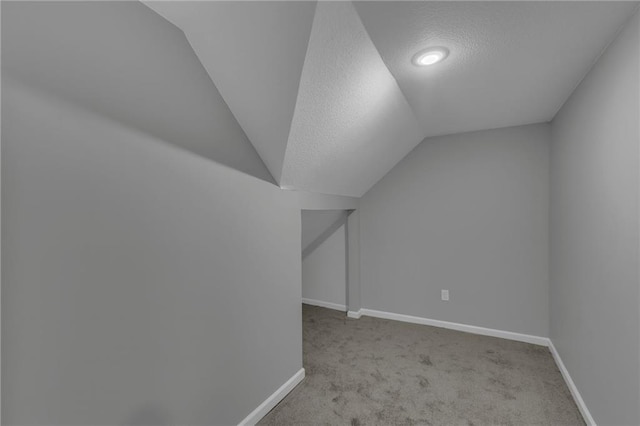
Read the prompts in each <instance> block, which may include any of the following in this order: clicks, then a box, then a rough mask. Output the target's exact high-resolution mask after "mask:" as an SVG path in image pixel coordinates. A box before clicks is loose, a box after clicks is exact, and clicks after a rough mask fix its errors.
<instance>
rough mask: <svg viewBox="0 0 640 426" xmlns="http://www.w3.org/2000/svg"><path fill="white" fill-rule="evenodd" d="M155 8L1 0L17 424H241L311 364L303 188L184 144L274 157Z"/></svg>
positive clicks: (5, 320) (7, 356)
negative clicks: (304, 321)
mask: <svg viewBox="0 0 640 426" xmlns="http://www.w3.org/2000/svg"><path fill="white" fill-rule="evenodd" d="M140 6H141V5H140V4H138V3H136V2H133V3H131V2H126V3H122V2H121V3H106V2H100V3H91V4H88V3H66V4H58V3H38V4H36V3H20V4H12V3H3V5H2V7H3V12H4V13H3V16H2V18H3V20H4V21H3V26H2V31H3V33H2V35H3V37H2V43H3V61H2V62H3V63H2V65H3V70H2V71H3V74H2V86H3V87H2V89H3V90H2V103H3V108H2V112H3V114H5V115H4V116H3V118H4V120H3V123H5V124H7V123H8V125H5V126H3V133H2V149H3V153H2V154H3V155H2V198H3V200H2V209H3V211H2V219H3V220H2V246H3V252H2V266H3V268H2V274H3V276H2V285H3V288H2V291H3V294H2V296H3V309H2V337H3V339H4V341H3V343H4V344H5V345H4V346H3V347H4V348H5V349H6V348H7V347H9V348H10V349H9V350H5V351H3V359H2V361H3V365H2V370H3V371H2V373H3V374H2V376H3V381H2V406H3V408H4V410H3V413H2V414H3V421H4V422H5V423H7V424H69V425H73V424H81V425H86V424H194V425H195V424H236V423H238V422H239V421H240V420H241V419H243V418H244V417H245V416H246V415H247V414H249V413H250V412H251V411H252V410H253V409H255V408H256V407H257V406H258V405H259V404H260V403H262V402H263V401H264V400H265V398H267V397H268V396H269V395H271V393H272V392H274V391H275V390H276V389H277V388H278V387H279V386H281V385H282V384H283V383H284V382H285V381H286V380H288V379H289V378H290V377H291V376H292V375H293V374H294V373H296V372H297V371H298V370H299V369H300V368H301V367H302V354H301V347H302V342H301V312H300V298H301V279H300V277H301V274H302V270H301V260H300V210H299V207H298V204H299V200H298V199H297V198H295V197H292V196H291V194H289V193H287V192H286V191H281V190H280V189H278V188H277V187H276V186H274V185H273V184H270V183H267V182H265V181H264V180H261V179H256V178H255V177H254V176H251V174H253V173H251V172H250V170H248V169H245V170H243V171H244V172H245V173H242V172H240V171H237V170H233V168H229V167H227V166H229V165H232V164H231V163H230V162H229V161H227V160H229V158H230V157H226V156H225V155H222V156H218V155H212V157H214V158H215V159H217V160H219V161H220V163H222V164H220V163H216V162H212V161H210V159H209V158H208V156H206V155H203V153H202V152H200V151H198V149H189V147H186V148H187V149H184V148H185V146H184V145H182V144H181V143H182V142H185V141H188V140H190V136H189V135H191V134H190V133H189V129H190V128H191V126H193V127H195V130H194V131H200V130H202V131H206V132H208V136H207V137H208V138H210V139H207V140H206V143H207V144H211V145H206V147H207V149H209V148H211V149H212V150H213V151H211V152H217V151H216V150H217V149H218V148H220V146H219V145H221V146H222V148H221V149H222V151H220V153H222V154H224V153H225V152H227V149H229V150H231V151H233V152H235V154H238V155H239V157H238V158H240V159H241V160H242V161H247V160H249V162H250V163H251V162H252V161H253V160H252V158H254V159H258V161H259V158H258V157H257V155H256V154H255V152H253V151H251V152H253V154H251V155H254V157H251V156H249V157H246V155H245V154H246V153H247V152H248V151H242V150H239V151H234V150H235V149H236V148H238V147H242V146H245V147H248V148H250V149H251V150H253V148H252V147H251V146H250V144H249V143H248V141H247V139H246V137H245V135H244V133H243V131H242V129H241V128H240V126H239V125H238V124H237V122H236V121H235V120H234V118H233V115H232V114H231V112H230V111H229V110H228V108H227V107H226V105H225V103H224V102H223V101H222V100H221V98H220V96H219V95H218V94H217V91H216V89H215V87H214V86H213V85H212V84H211V81H210V80H209V79H208V77H207V76H206V73H205V72H204V70H201V74H198V73H197V72H196V67H195V66H196V65H198V64H197V59H195V61H194V59H193V53H192V52H191V51H190V50H189V49H188V48H189V46H188V44H187V43H186V41H185V40H184V38H183V35H182V33H181V32H180V31H178V30H177V29H175V28H174V27H173V26H172V25H171V24H169V23H168V22H166V21H164V20H163V19H161V18H159V17H157V16H156V15H155V14H154V13H153V12H152V11H150V10H148V9H147V8H145V7H144V6H143V7H142V8H140ZM59 8H60V9H59ZM133 24H135V28H134V29H132V28H131V26H132V25H133ZM21 25H24V26H26V27H27V28H28V29H29V31H25V30H24V28H23V27H22V26H21ZM40 25H41V27H40ZM58 25H62V26H65V25H66V26H67V27H66V29H60V28H57V26H58ZM146 37H149V38H146ZM45 39H46V40H45ZM125 39H126V40H125ZM141 39H142V41H141ZM40 43H42V44H40ZM156 43H157V44H159V46H158V45H157V44H156ZM141 45H143V46H144V49H142V48H141ZM47 46H48V47H55V49H53V50H49V49H48V48H47ZM132 46H133V47H132ZM21 47H24V49H25V51H22V50H21ZM134 47H135V48H134ZM138 48H140V49H142V50H140V51H138V53H139V56H136V55H134V54H133V52H135V51H136V49H138ZM93 50H95V51H96V52H98V54H95V53H93V54H92V53H91V52H92V51H93ZM76 51H77V52H80V54H77V55H76V53H74V52H76ZM167 52H169V53H167ZM185 52H186V53H187V54H186V55H183V53H185ZM82 53H86V54H87V55H89V57H88V59H87V58H84V57H83V56H82ZM164 54H167V55H169V56H170V57H169V58H168V59H167V57H163V56H162V55H164ZM58 55H60V56H61V57H62V58H64V59H60V58H58V57H57V56H58ZM172 55H173V56H172ZM190 55H191V56H190ZM158 58H164V60H165V61H166V62H162V61H160V62H156V60H158V61H159V59H158ZM94 60H95V61H94ZM158 63H160V64H161V65H166V67H158V69H154V68H153V67H151V68H149V66H150V65H153V64H158ZM178 63H179V64H180V65H179V66H178V67H177V68H172V67H173V66H174V65H176V64H178ZM188 64H191V65H188ZM105 65H108V66H105ZM32 66H43V67H45V68H46V67H48V68H46V69H45V70H40V71H39V70H35V69H32ZM176 66H177V65H176ZM66 67H68V69H67V68H66ZM154 73H156V74H157V75H156V74H154ZM166 73H168V74H170V75H169V76H168V75H167V74H166ZM111 74H114V75H111ZM146 74H149V75H147V77H148V79H145V78H143V75H146ZM9 75H11V76H12V78H11V77H9ZM158 75H160V76H162V78H160V77H158ZM16 77H18V78H16ZM200 77H203V78H200ZM120 79H121V80H120ZM158 79H159V80H158ZM183 79H184V80H183ZM150 82H154V84H150V85H147V83H150ZM177 82H180V84H177ZM156 83H157V84H156ZM160 83H162V84H167V85H168V86H171V87H168V88H167V92H162V89H163V87H162V84H160ZM118 84H122V85H123V87H118ZM173 86H175V88H176V90H178V89H180V90H183V92H181V93H176V92H175V91H172V90H173V89H172V87H173ZM194 86H195V88H194ZM125 89H126V90H128V92H127V93H124V92H125V91H126V90H125ZM155 90H158V91H160V93H155V92H154V91H155ZM182 95H184V98H183V97H181V96H182ZM165 96H166V98H165ZM168 98H171V99H168ZM171 102H174V103H173V104H172V105H171V106H167V105H165V104H170V103H171ZM192 102H193V104H192ZM194 105H195V106H197V108H192V107H193V106H194ZM165 107H166V108H167V109H166V110H165V109H164V108H165ZM174 107H175V108H178V109H179V108H186V111H184V114H183V113H182V112H180V111H175V110H174ZM200 107H202V111H204V112H202V111H200V109H199V108H200ZM135 108H146V110H145V111H134V109H135ZM200 112H202V114H203V115H202V114H200ZM174 113H175V114H174ZM192 113H193V114H192ZM146 114H148V115H146ZM125 115H126V116H125ZM154 117H155V118H156V119H158V120H159V121H162V119H167V120H168V122H167V123H158V122H156V121H155V119H154ZM146 119H149V120H150V121H146ZM194 120H195V121H194ZM201 120H206V122H207V123H208V124H207V125H206V126H205V125H204V124H202V123H203V122H202V121H201ZM172 126H175V128H173V127H172ZM183 131H184V132H183ZM174 136H175V137H176V138H179V137H184V138H183V140H180V141H176V140H174V139H173V137H174ZM218 136H219V138H218ZM193 140H196V141H198V143H199V142H205V140H204V139H198V135H197V134H196V135H195V136H194V139H193ZM178 142H179V143H178ZM202 147H203V148H204V147H205V146H204V145H203V146H202ZM234 147H235V148H234ZM191 148H193V147H191ZM243 152H244V153H243ZM235 154H234V155H235ZM243 164H244V163H243ZM257 164H261V163H259V162H258V163H257ZM236 166H238V165H236ZM261 167H262V168H263V170H264V171H265V173H266V174H267V175H268V172H266V169H264V166H263V165H261ZM238 168H240V169H242V167H240V166H238ZM257 174H258V175H259V173H257ZM265 179H266V178H265ZM311 198H312V197H311Z"/></svg>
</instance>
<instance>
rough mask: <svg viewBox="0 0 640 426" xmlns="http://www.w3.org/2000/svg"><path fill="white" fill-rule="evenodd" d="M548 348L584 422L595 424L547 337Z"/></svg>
mask: <svg viewBox="0 0 640 426" xmlns="http://www.w3.org/2000/svg"><path fill="white" fill-rule="evenodd" d="M549 350H550V351H551V355H553V359H554V360H555V361H556V365H557V366H558V369H559V370H560V373H561V374H562V377H563V378H564V381H565V382H566V383H567V386H568V387H569V391H571V395H572V396H573V400H574V401H575V402H576V405H577V406H578V409H579V410H580V413H581V414H582V417H583V418H584V421H585V423H587V425H588V426H596V421H595V420H594V419H593V417H592V416H591V413H590V412H589V409H588V408H587V404H585V403H584V399H582V395H580V392H579V391H578V388H577V387H576V384H575V383H574V382H573V379H572V378H571V375H570V374H569V370H567V367H565V365H564V362H562V358H560V354H559V353H558V351H557V350H556V347H555V346H554V345H553V341H551V339H549Z"/></svg>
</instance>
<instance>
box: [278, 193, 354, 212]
mask: <svg viewBox="0 0 640 426" xmlns="http://www.w3.org/2000/svg"><path fill="white" fill-rule="evenodd" d="M285 194H287V196H288V197H290V198H292V199H293V200H295V203H296V204H297V205H298V207H299V208H300V210H354V209H357V208H358V202H359V200H360V199H359V198H355V197H346V196H344V195H332V194H319V193H314V192H307V191H285Z"/></svg>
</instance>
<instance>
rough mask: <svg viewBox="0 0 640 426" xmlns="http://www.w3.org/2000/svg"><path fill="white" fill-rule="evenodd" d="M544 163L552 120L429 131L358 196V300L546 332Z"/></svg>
mask: <svg viewBox="0 0 640 426" xmlns="http://www.w3.org/2000/svg"><path fill="white" fill-rule="evenodd" d="M548 165H549V125H548V124H537V125H530V126H520V127H510V128H504V129H498V130H488V131H480V132H473V133H465V134H457V135H450V136H444V137H435V138H429V139H426V140H425V141H423V142H422V143H421V144H420V145H418V147H416V149H414V150H413V151H412V152H411V153H410V154H409V155H408V156H407V157H405V158H404V159H403V160H402V161H401V162H400V163H399V164H398V165H397V166H396V167H395V168H394V169H392V170H391V172H389V173H388V174H387V175H386V176H385V177H384V178H383V179H382V180H381V181H380V182H378V183H377V184H376V185H375V186H374V187H373V188H372V189H371V190H370V191H369V192H368V193H367V194H365V196H364V197H363V198H362V199H361V200H360V209H359V212H360V256H361V271H360V277H361V278H360V280H361V284H360V285H361V296H362V307H363V308H368V309H374V310H380V311H386V312H392V313H398V314H406V315H413V316H418V317H425V318H430V319H436V320H443V321H450V322H456V323H463V324H471V325H475V326H481V327H487V328H493V329H499V330H506V331H512V332H517V333H524V334H531V335H536V336H548V332H549V331H548V316H549V314H548V304H549V299H548V298H549V295H548V238H547V237H548V193H549V181H548V172H549V169H548ZM441 289H448V290H449V291H450V296H451V297H450V301H448V302H444V301H441V300H440V290H441Z"/></svg>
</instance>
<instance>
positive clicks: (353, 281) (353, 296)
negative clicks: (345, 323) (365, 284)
mask: <svg viewBox="0 0 640 426" xmlns="http://www.w3.org/2000/svg"><path fill="white" fill-rule="evenodd" d="M347 269H348V274H347V276H348V278H347V308H348V310H349V311H351V312H358V311H359V310H360V308H361V307H362V304H361V302H360V211H359V210H355V211H353V212H351V214H349V216H348V217H347Z"/></svg>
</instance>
